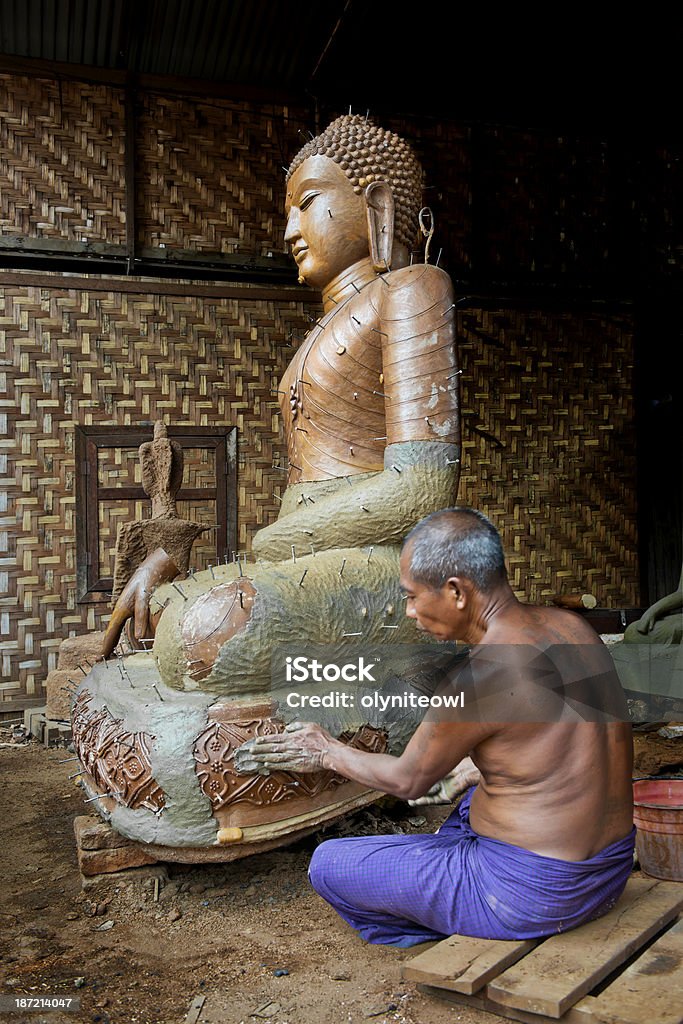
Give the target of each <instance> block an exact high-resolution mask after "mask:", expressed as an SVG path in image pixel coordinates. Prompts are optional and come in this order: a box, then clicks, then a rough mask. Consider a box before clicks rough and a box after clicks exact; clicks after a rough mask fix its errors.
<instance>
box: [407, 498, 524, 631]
mask: <svg viewBox="0 0 683 1024" xmlns="http://www.w3.org/2000/svg"><path fill="white" fill-rule="evenodd" d="M401 586H402V588H403V590H404V592H405V593H406V595H407V599H408V602H407V608H406V614H407V615H408V616H409V617H410V618H414V619H416V620H417V623H418V627H419V628H420V629H423V630H425V631H426V632H428V633H431V634H432V636H435V637H437V638H438V639H441V640H454V639H464V638H465V636H466V634H467V631H468V629H469V628H470V626H471V622H472V616H473V615H475V616H476V614H477V612H478V610H479V606H483V605H485V604H486V603H487V600H488V599H489V598H490V597H491V596H492V595H493V594H494V593H495V592H496V591H498V590H500V589H501V588H503V587H507V572H506V569H505V557H504V554H503V548H502V545H501V541H500V536H499V534H498V531H497V530H496V528H495V526H494V525H493V523H491V522H490V521H489V520H488V519H487V518H486V516H485V515H483V514H482V513H481V512H478V511H477V510H476V509H472V508H457V507H456V508H446V509H441V510H440V511H438V512H432V514H431V515H429V516H427V517H426V518H425V519H423V520H421V522H419V523H418V524H417V526H415V527H414V528H413V529H412V530H411V531H410V533H409V534H408V536H407V537H406V539H405V542H404V545H403V551H402V553H401Z"/></svg>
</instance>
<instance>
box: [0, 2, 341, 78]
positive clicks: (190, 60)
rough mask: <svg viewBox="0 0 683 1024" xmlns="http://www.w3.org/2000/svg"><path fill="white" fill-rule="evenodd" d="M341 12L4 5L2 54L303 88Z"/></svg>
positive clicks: (248, 6) (326, 7)
mask: <svg viewBox="0 0 683 1024" xmlns="http://www.w3.org/2000/svg"><path fill="white" fill-rule="evenodd" d="M345 6H346V4H345V0H331V2H330V0H328V2H327V3H324V2H321V0H297V2H296V4H294V3H291V2H289V0H137V2H136V0H3V2H2V3H1V4H0V52H2V53H4V54H12V55H14V56H20V57H27V58H33V59H43V60H52V61H63V62H67V63H75V64H85V65H93V66H96V67H100V68H119V69H123V68H129V69H130V70H133V71H136V72H139V73H148V74H158V75H173V76H178V77H183V78H200V79H201V78H204V79H209V80H214V81H221V82H235V83H242V84H245V83H249V84H258V85H265V86H278V87H280V88H301V87H303V86H305V84H306V82H307V80H308V78H309V77H310V74H311V72H312V70H313V68H314V67H315V64H316V62H317V59H318V57H319V56H320V53H321V52H322V50H323V49H324V47H325V44H326V42H327V40H328V38H329V36H330V33H331V32H332V29H333V28H334V25H335V24H336V22H337V19H338V17H339V15H340V13H341V12H342V11H343V9H344V7H345Z"/></svg>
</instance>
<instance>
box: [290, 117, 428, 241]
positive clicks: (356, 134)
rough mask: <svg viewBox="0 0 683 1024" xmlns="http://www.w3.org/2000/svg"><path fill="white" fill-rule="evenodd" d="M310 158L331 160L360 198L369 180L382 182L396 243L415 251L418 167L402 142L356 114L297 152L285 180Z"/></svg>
mask: <svg viewBox="0 0 683 1024" xmlns="http://www.w3.org/2000/svg"><path fill="white" fill-rule="evenodd" d="M309 156H327V157H329V158H330V160H334V162H335V163H336V164H339V167H340V168H341V170H342V171H343V172H344V174H345V175H346V176H347V178H348V179H349V181H350V183H351V185H352V186H353V190H354V192H356V193H358V194H360V193H361V192H363V190H364V189H365V188H366V186H367V185H369V184H370V183H371V182H373V181H384V182H386V183H387V185H389V187H390V188H391V191H392V193H393V196H394V203H395V225H394V234H395V238H396V241H397V242H399V243H401V244H402V245H405V246H407V248H408V249H412V248H413V245H414V244H415V239H416V237H417V231H418V224H417V218H418V214H419V212H420V209H421V207H422V168H421V167H420V164H419V163H418V161H417V159H416V157H415V154H414V153H413V151H412V149H411V147H410V146H409V144H408V143H407V142H405V140H404V139H401V138H400V137H399V136H398V135H396V134H394V132H390V131H387V130H386V129H384V128H378V127H377V125H374V124H373V123H372V122H371V121H367V120H366V119H365V117H362V116H361V115H360V114H344V116H343V117H338V118H337V119H336V121H333V122H332V123H331V124H330V125H328V127H327V128H326V129H325V131H324V132H322V133H321V134H320V135H316V137H315V138H314V139H311V141H310V142H307V143H306V145H305V146H304V147H303V149H301V150H299V152H298V153H297V155H296V156H295V157H294V159H293V160H292V162H291V164H290V166H289V171H288V172H287V181H289V179H290V178H291V176H292V175H293V174H294V172H295V171H296V169H297V168H298V167H300V166H301V164H302V163H303V162H304V160H307V159H308V157H309Z"/></svg>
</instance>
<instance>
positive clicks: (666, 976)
mask: <svg viewBox="0 0 683 1024" xmlns="http://www.w3.org/2000/svg"><path fill="white" fill-rule="evenodd" d="M574 1011H575V1012H578V1013H581V1014H583V1015H584V1017H583V1019H584V1020H585V1022H586V1024H642V1022H643V1021H645V1020H648V1021H657V1024H681V1022H682V1021H683V921H679V922H678V924H675V925H674V926H673V928H671V929H670V930H669V931H668V932H665V933H664V935H662V936H661V937H660V938H658V939H657V941H656V942H654V943H653V944H652V945H651V946H650V948H649V949H647V950H646V951H645V952H644V953H643V954H642V955H641V956H639V957H638V959H637V960H636V961H635V962H634V963H632V964H631V965H630V967H627V968H626V970H625V971H624V972H623V973H622V974H620V975H619V977H618V978H615V979H614V981H613V982H612V983H611V984H610V985H608V986H607V988H606V989H605V990H604V992H601V993H600V995H599V996H587V997H586V998H585V999H582V1000H581V1001H580V1002H579V1003H577V1005H576V1006H575V1007H574Z"/></svg>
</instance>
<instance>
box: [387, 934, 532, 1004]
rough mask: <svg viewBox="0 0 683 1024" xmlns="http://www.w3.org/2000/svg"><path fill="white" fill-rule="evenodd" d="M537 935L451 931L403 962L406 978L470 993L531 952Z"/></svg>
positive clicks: (403, 973)
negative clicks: (511, 938) (520, 937)
mask: <svg viewBox="0 0 683 1024" xmlns="http://www.w3.org/2000/svg"><path fill="white" fill-rule="evenodd" d="M538 941H539V940H538V939H528V940H526V941H518V942H505V941H503V940H499V941H494V940H491V939H476V938H469V937H467V936H465V935H451V937H450V938H448V939H444V941H443V942H438V943H436V944H435V945H433V946H432V947H431V949H428V950H426V951H425V952H424V953H420V955H419V956H416V957H414V958H413V959H412V960H410V961H409V962H408V963H407V964H404V965H403V970H402V972H401V975H402V977H403V978H405V979H406V981H417V982H421V983H422V984H425V985H437V986H438V987H439V988H446V989H451V990H452V991H454V992H463V993H466V994H469V995H471V994H472V993H474V992H478V991H479V989H481V988H483V987H484V985H486V984H487V982H489V981H490V980H491V979H492V978H495V977H496V976H497V975H499V974H500V973H501V972H502V971H504V970H505V968H506V967H510V966H511V965H512V964H514V963H516V962H517V961H518V960H519V959H520V958H521V957H523V956H524V954H525V953H528V952H530V951H531V950H532V949H533V948H534V947H535V946H536V945H538Z"/></svg>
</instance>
